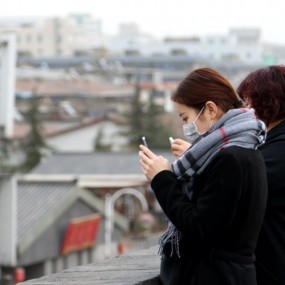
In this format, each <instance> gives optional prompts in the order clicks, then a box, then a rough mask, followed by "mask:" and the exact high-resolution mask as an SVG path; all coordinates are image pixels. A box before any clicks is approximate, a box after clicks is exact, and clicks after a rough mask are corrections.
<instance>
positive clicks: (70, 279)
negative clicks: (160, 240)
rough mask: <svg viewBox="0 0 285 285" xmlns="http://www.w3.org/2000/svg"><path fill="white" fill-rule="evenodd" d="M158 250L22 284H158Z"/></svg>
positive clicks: (70, 270)
mask: <svg viewBox="0 0 285 285" xmlns="http://www.w3.org/2000/svg"><path fill="white" fill-rule="evenodd" d="M157 251H158V247H157V246H155V247H151V248H149V249H147V250H140V251H136V252H134V253H131V254H128V255H123V256H118V257H115V258H111V259H107V260H104V261H102V262H98V263H91V264H88V265H84V266H79V267H74V268H70V269H67V270H64V271H62V272H59V273H55V274H51V275H47V276H43V277H41V278H39V279H32V280H28V281H26V282H22V283H18V284H21V285H55V284H57V285H75V284H76V285H81V284H82V285H98V284H100V285H107V284H113V285H114V284H115V285H159V284H160V283H159V277H158V276H159V266H160V256H159V255H158V254H157Z"/></svg>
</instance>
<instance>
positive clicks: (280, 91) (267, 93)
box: [237, 65, 285, 125]
mask: <svg viewBox="0 0 285 285" xmlns="http://www.w3.org/2000/svg"><path fill="white" fill-rule="evenodd" d="M237 92H238V94H239V95H240V97H241V98H243V99H244V100H246V99H249V100H250V103H251V107H252V108H254V109H255V113H256V115H257V117H258V118H259V119H261V120H263V121H264V122H265V123H266V124H267V125H268V124H269V123H271V122H275V121H278V120H280V119H282V118H285V66H283V65H273V66H268V67H265V68H260V69H257V70H255V71H253V72H251V73H250V74H249V75H248V76H247V77H246V78H245V79H244V80H243V81H242V82H241V83H240V84H239V86H238V88H237Z"/></svg>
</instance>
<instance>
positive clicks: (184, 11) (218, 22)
mask: <svg viewBox="0 0 285 285" xmlns="http://www.w3.org/2000/svg"><path fill="white" fill-rule="evenodd" d="M1 2H2V3H1V5H0V18H1V17H7V16H10V17H11V16H45V17H46V16H66V15H68V14H70V13H89V14H91V15H92V16H94V17H96V18H98V19H101V20H102V24H103V32H105V33H107V34H115V33H116V31H117V26H118V24H119V23H121V22H136V23H137V24H138V25H139V28H140V30H141V31H142V32H145V33H149V34H153V35H155V36H169V35H170V36H173V35H178V36H182V35H183V36H184V35H185V36H187V35H188V36H189V35H190V36H192V35H207V34H226V33H227V32H228V31H229V29H230V28H260V29H261V32H262V33H261V39H262V41H264V42H273V43H281V44H284V45H285V1H284V0H234V1H233V0H76V1H74V0H47V1H43V0H2V1H1Z"/></svg>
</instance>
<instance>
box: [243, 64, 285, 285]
mask: <svg viewBox="0 0 285 285" xmlns="http://www.w3.org/2000/svg"><path fill="white" fill-rule="evenodd" d="M237 93H238V94H239V96H240V97H241V98H243V99H244V101H245V102H246V104H247V105H248V107H251V108H253V109H254V110H255V113H256V116H257V117H258V118H259V119H261V120H263V121H264V122H265V123H266V125H267V129H268V133H267V138H266V141H265V144H263V145H261V146H260V147H259V150H260V151H261V153H262V154H263V157H264V160H265V164H266V168H267V178H268V199H267V207H266V212H265V217H264V221H263V225H262V228H261V231H260V234H259V238H258V242H257V248H256V251H255V254H256V271H257V282H258V284H259V285H284V284H285V177H284V175H285V66H283V65H274V66H268V67H265V68H261V69H258V70H255V71H253V72H251V73H250V74H249V75H248V76H247V77H246V78H245V79H244V80H242V82H241V83H240V84H239V86H238V88H237Z"/></svg>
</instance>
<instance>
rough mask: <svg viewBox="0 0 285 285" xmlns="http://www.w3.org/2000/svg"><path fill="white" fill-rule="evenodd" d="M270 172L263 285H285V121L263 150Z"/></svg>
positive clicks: (260, 252) (260, 250) (260, 256)
mask: <svg viewBox="0 0 285 285" xmlns="http://www.w3.org/2000/svg"><path fill="white" fill-rule="evenodd" d="M260 151H261V152H262V154H263V156H264V160H265V164H266V168H267V176H268V201H267V209H266V212H265V217H264V222H263V225H262V228H261V231H260V236H259V239H258V243H257V248H256V270H257V280H258V284H260V285H265V284H266V285H268V284H269V285H277V284H278V285H284V284H285V121H283V122H282V123H280V124H278V125H277V126H275V127H274V128H273V129H271V130H270V131H269V132H268V135H267V139H266V143H265V144H264V145H263V146H262V147H261V148H260Z"/></svg>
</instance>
